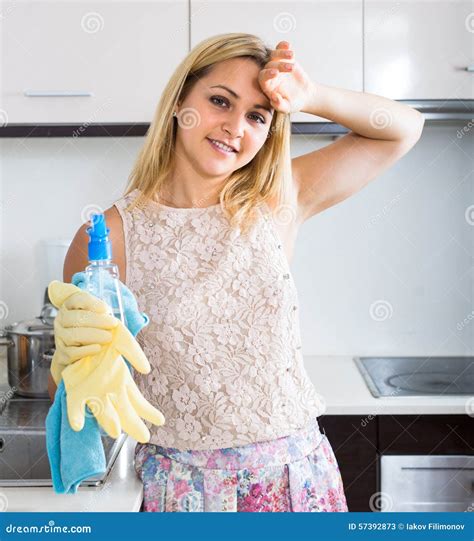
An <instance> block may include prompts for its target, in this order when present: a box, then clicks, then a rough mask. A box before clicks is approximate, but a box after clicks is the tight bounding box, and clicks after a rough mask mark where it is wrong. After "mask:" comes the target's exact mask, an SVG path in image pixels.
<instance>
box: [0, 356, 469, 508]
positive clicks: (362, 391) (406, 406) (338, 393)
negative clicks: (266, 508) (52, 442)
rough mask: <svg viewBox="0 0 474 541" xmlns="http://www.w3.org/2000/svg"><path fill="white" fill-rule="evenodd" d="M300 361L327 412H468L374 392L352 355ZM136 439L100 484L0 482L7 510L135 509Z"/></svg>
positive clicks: (456, 405)
mask: <svg viewBox="0 0 474 541" xmlns="http://www.w3.org/2000/svg"><path fill="white" fill-rule="evenodd" d="M2 361H3V362H2ZM4 362H5V358H3V359H2V358H1V356H0V370H1V376H4V374H6V365H5V364H4ZM304 363H305V367H306V370H307V372H308V375H309V377H310V379H311V381H312V382H313V384H314V386H315V388H316V391H317V392H318V393H319V394H320V395H321V397H322V398H323V399H324V401H325V403H326V415H388V414H391V415H396V414H466V402H467V400H468V398H470V397H462V396H451V397H450V396H445V397H433V396H430V397H413V396H410V397H406V396H400V397H387V398H375V397H373V396H372V394H371V393H370V391H369V389H368V388H367V386H366V384H365V381H364V379H363V377H362V375H361V374H360V372H359V370H358V368H357V366H356V365H355V363H354V361H353V358H352V357H342V356H327V357H322V356H305V357H304ZM2 379H3V377H0V382H1V380H2ZM135 445H136V441H135V440H133V439H132V438H131V437H128V438H127V440H126V441H125V442H124V444H123V447H122V449H121V451H120V453H119V455H118V457H117V459H116V461H115V464H114V465H113V467H112V469H111V472H110V474H109V476H108V478H107V481H106V483H105V484H104V485H103V486H102V487H99V488H93V487H80V488H79V489H78V492H77V493H76V494H64V495H62V494H56V493H55V492H54V491H53V489H52V487H31V488H24V487H23V488H22V487H18V488H11V487H2V489H1V492H2V493H3V494H4V496H5V497H6V501H7V509H5V510H7V511H52V510H54V511H68V512H76V511H102V512H104V511H138V510H139V509H140V505H141V501H142V498H143V486H142V483H141V481H140V479H139V478H138V477H137V475H136V472H135V470H134V467H133V458H134V449H135ZM26 494H27V497H25V495H26Z"/></svg>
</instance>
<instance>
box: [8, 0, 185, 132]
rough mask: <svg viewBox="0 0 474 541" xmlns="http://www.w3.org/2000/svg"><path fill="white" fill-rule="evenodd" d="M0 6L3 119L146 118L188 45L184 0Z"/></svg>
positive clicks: (72, 0)
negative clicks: (0, 14)
mask: <svg viewBox="0 0 474 541" xmlns="http://www.w3.org/2000/svg"><path fill="white" fill-rule="evenodd" d="M0 9H1V11H2V15H3V17H2V21H1V22H2V24H1V25H0V36H1V46H0V53H1V76H2V85H1V96H0V109H1V110H3V117H5V118H3V119H2V122H3V123H6V122H8V123H9V124H11V123H28V124H33V125H34V124H38V123H47V124H55V123H63V124H66V123H72V124H77V123H79V124H89V123H93V124H101V123H107V122H123V123H125V122H128V123H133V122H150V121H151V119H152V116H153V114H154V111H155V108H156V105H157V103H158V101H159V98H160V96H161V93H162V91H163V89H164V86H165V84H166V83H167V81H168V79H169V77H170V75H171V74H172V72H173V71H174V69H175V68H176V66H177V65H178V63H179V62H180V61H181V60H182V59H183V58H184V56H185V55H186V54H187V52H188V25H187V20H188V3H187V1H186V0H128V1H122V2H115V1H113V0H94V1H92V2H87V3H84V2H81V1H79V0H66V1H63V2H55V1H46V0H28V1H22V2H14V3H12V2H6V1H2V2H0ZM104 135H106V134H104Z"/></svg>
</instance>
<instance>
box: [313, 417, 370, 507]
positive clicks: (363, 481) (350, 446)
mask: <svg viewBox="0 0 474 541" xmlns="http://www.w3.org/2000/svg"><path fill="white" fill-rule="evenodd" d="M318 422H319V427H320V430H321V432H324V433H325V434H326V437H327V438H328V440H329V443H330V444H331V447H332V449H333V451H334V454H335V455H336V459H337V462H338V464H339V469H340V470H341V476H342V481H343V484H344V492H345V494H346V499H347V506H348V508H349V511H371V508H370V501H371V500H370V498H371V496H372V495H373V494H374V493H375V492H376V491H377V486H378V480H377V475H378V472H377V469H378V454H377V418H376V417H375V416H373V415H371V416H359V415H322V416H320V417H318Z"/></svg>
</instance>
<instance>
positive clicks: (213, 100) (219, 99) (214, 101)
mask: <svg viewBox="0 0 474 541" xmlns="http://www.w3.org/2000/svg"><path fill="white" fill-rule="evenodd" d="M216 100H217V101H218V102H219V101H220V102H224V103H227V100H226V99H225V98H221V97H220V96H212V97H211V101H212V103H216Z"/></svg>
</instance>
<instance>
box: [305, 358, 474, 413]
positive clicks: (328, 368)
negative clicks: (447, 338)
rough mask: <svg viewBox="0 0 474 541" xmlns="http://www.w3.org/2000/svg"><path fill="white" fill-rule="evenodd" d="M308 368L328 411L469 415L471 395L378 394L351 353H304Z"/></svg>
mask: <svg viewBox="0 0 474 541" xmlns="http://www.w3.org/2000/svg"><path fill="white" fill-rule="evenodd" d="M304 364H305V367H306V371H307V372H308V375H309V377H310V379H311V381H312V382H313V385H314V387H315V389H316V391H317V392H318V393H319V394H320V395H321V396H322V397H323V398H324V400H325V402H326V415H397V414H398V415H410V414H412V415H423V414H426V415H433V414H461V415H466V414H467V410H466V404H467V401H468V400H469V399H472V397H470V396H462V395H459V396H455V395H452V396H389V397H383V398H375V397H374V396H372V394H371V392H370V391H369V389H368V387H367V385H366V383H365V381H364V378H363V377H362V375H361V373H360V372H359V369H358V368H357V366H356V364H355V362H354V360H353V358H352V357H343V356H334V357H319V356H305V357H304Z"/></svg>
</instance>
